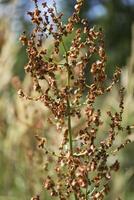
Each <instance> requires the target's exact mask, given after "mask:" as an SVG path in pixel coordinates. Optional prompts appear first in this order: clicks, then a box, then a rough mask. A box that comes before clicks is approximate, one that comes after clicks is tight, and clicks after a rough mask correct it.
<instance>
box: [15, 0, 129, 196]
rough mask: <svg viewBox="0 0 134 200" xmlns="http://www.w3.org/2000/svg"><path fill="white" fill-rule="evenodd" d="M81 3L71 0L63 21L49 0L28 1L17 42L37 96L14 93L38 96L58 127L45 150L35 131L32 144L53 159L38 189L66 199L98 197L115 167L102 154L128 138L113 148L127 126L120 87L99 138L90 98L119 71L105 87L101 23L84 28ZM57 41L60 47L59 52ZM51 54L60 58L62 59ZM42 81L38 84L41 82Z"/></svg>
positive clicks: (93, 99) (96, 111) (98, 115)
mask: <svg viewBox="0 0 134 200" xmlns="http://www.w3.org/2000/svg"><path fill="white" fill-rule="evenodd" d="M83 3H84V1H83V0H77V2H76V5H75V7H74V13H73V14H72V16H71V17H70V18H69V19H68V21H67V24H63V22H62V16H63V14H62V13H58V11H57V8H56V3H55V2H54V4H53V7H52V8H50V7H49V6H48V5H47V2H43V3H42V9H39V7H38V0H36V1H34V4H35V10H34V11H29V12H28V15H29V16H30V18H31V21H32V23H33V24H34V27H35V28H34V29H33V31H32V33H31V35H30V36H29V37H27V36H26V34H25V33H24V34H23V35H22V36H21V37H20V41H21V42H22V44H24V45H26V46H27V53H28V58H29V61H28V63H27V65H26V66H25V71H26V73H28V74H30V76H31V78H32V81H33V89H34V90H35V91H36V92H37V93H38V96H36V97H31V96H29V95H26V94H25V93H24V92H23V91H22V90H21V89H20V90H19V92H18V93H19V95H20V96H21V97H23V98H24V97H25V98H26V99H29V100H36V101H40V102H42V103H43V104H44V105H45V106H46V107H47V108H49V110H50V111H51V117H50V118H49V119H48V120H49V122H51V124H55V125H56V129H57V130H58V132H61V133H62V134H63V141H62V142H61V146H60V147H59V152H57V154H55V153H53V152H50V151H48V150H46V146H45V143H46V140H45V138H42V137H40V136H39V135H36V139H37V142H38V147H40V148H42V149H45V152H46V156H48V160H50V159H51V160H52V157H54V158H53V160H54V163H55V169H54V173H53V174H54V177H51V176H50V175H48V176H47V177H46V178H44V182H43V189H46V190H48V191H49V192H50V195H51V196H52V197H58V198H59V199H61V200H68V199H69V198H70V197H71V196H72V194H74V196H75V199H76V200H86V199H89V198H91V199H94V200H101V199H104V197H105V196H106V195H107V194H108V193H109V190H110V186H109V183H110V181H111V180H112V171H115V172H116V171H118V170H119V167H120V164H119V161H118V160H116V159H115V161H113V163H112V164H110V163H109V162H108V159H109V158H110V156H111V155H114V154H116V153H117V152H118V151H119V150H120V149H122V148H124V147H125V146H126V144H128V143H129V142H130V140H126V141H125V142H124V143H122V144H119V145H118V146H117V147H116V148H115V144H114V143H115V139H116V137H117V135H118V134H119V132H120V131H126V130H127V132H129V133H130V128H129V126H127V128H124V127H122V123H121V122H122V115H123V111H124V88H121V89H120V92H119V93H120V102H119V111H117V112H115V113H114V112H112V111H108V112H107V116H108V118H109V130H106V131H107V135H106V136H105V137H103V139H102V138H101V139H99V138H100V137H98V135H99V132H101V129H102V126H103V124H104V121H105V120H102V118H101V115H102V110H101V107H100V108H97V106H96V101H97V99H98V98H99V97H101V96H102V97H103V98H104V95H105V94H107V93H108V92H111V90H112V87H113V86H114V85H115V84H116V83H117V82H118V81H119V75H120V73H121V71H120V69H119V68H117V69H116V71H115V73H114V75H113V79H112V82H111V85H110V86H108V87H107V86H106V85H107V82H106V81H107V75H106V72H105V66H106V60H107V57H106V53H105V46H104V39H103V32H102V29H96V28H94V27H93V28H90V27H89V23H88V21H87V19H81V18H80V16H79V13H80V10H81V7H82V4H83ZM78 23H79V24H81V26H80V28H78V27H77V26H76V24H78ZM71 33H75V34H74V38H73V39H72V41H71V44H70V47H69V48H68V47H67V46H66V43H65V41H64V40H65V38H67V37H68V36H69V35H70V34H71ZM49 36H51V38H52V41H53V50H52V52H51V54H49V52H48V49H47V48H45V47H44V45H43V43H44V41H46V40H47V38H48V37H49ZM61 46H62V47H63V49H64V53H63V52H62V53H61V48H60V47H61ZM62 54H64V55H62ZM94 55H95V56H96V57H97V59H96V61H94V62H93V63H92V64H91V67H90V66H89V60H90V58H92V57H93V56H94ZM57 60H62V63H61V62H60V61H57ZM87 69H88V70H89V73H90V74H91V76H92V83H91V84H90V85H89V84H88V83H87V78H86V74H85V72H86V71H87ZM59 75H60V76H59ZM60 79H61V80H60ZM42 81H44V84H41V83H42ZM44 85H45V86H44ZM74 119H75V120H76V119H77V120H79V122H80V120H83V125H82V126H81V127H78V128H76V131H75V130H74V128H72V121H74ZM79 122H78V123H79ZM74 133H75V134H74ZM47 164H49V162H48V163H47ZM44 176H45V174H44ZM32 199H39V197H35V198H32Z"/></svg>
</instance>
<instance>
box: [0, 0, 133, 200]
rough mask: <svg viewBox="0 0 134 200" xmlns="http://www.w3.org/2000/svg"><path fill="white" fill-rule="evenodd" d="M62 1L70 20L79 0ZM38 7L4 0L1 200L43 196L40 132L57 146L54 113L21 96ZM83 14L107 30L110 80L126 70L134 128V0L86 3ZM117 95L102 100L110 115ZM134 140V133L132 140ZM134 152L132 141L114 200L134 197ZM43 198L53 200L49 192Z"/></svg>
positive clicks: (0, 6) (0, 26)
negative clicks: (27, 41)
mask: <svg viewBox="0 0 134 200" xmlns="http://www.w3.org/2000/svg"><path fill="white" fill-rule="evenodd" d="M39 2H41V1H39ZM50 2H51V0H49V1H48V3H50ZM56 2H57V4H58V7H59V10H62V11H63V12H64V13H65V16H64V21H66V19H67V17H69V16H70V14H71V13H72V11H73V6H74V4H75V1H73V0H68V1H63V0H57V1H56ZM32 6H33V5H32V1H30V0H0V200H2V199H3V200H4V199H7V200H8V199H13V200H17V199H18V198H19V199H20V200H24V199H25V200H28V199H30V197H31V196H32V195H34V194H36V193H38V192H40V190H41V189H40V188H41V183H42V177H43V173H45V172H44V171H43V163H45V162H46V161H45V158H44V157H43V156H42V155H43V153H42V152H40V151H38V150H37V148H36V141H35V139H34V135H35V134H38V133H40V134H42V135H45V136H46V135H47V137H48V139H50V140H51V141H52V142H51V144H52V146H54V145H55V146H56V141H55V140H54V135H53V134H52V135H51V134H50V133H52V132H53V130H52V128H50V126H49V124H48V123H46V118H47V116H48V115H49V111H48V110H46V108H44V106H43V105H41V104H40V103H37V102H36V103H34V102H29V101H24V100H23V101H22V99H19V97H18V95H17V89H18V88H19V87H20V85H22V86H23V88H24V89H25V90H30V87H31V83H30V80H29V77H25V73H24V70H23V67H24V65H25V64H26V62H27V55H26V51H25V47H22V46H21V44H20V43H19V39H18V38H19V36H20V34H21V33H22V32H23V31H25V30H26V31H27V32H29V31H30V29H31V27H32V25H31V23H30V21H29V18H28V17H27V15H26V12H27V11H28V10H30V9H32ZM81 15H82V16H84V17H87V18H88V19H89V24H90V26H91V27H92V26H98V27H102V28H103V30H104V33H105V44H106V52H107V56H108V61H107V73H108V77H109V79H110V78H111V77H112V72H113V71H114V69H115V67H116V66H120V67H121V68H122V76H121V84H122V85H124V86H125V87H126V95H125V113H124V119H123V123H124V125H126V124H130V125H134V106H133V103H134V96H133V95H134V81H133V79H134V0H85V5H84V7H83V10H82V12H81ZM48 42H50V41H48ZM50 43H51V42H50ZM47 45H49V44H47ZM117 96H118V90H117V88H114V90H113V92H112V94H111V95H109V96H107V97H106V98H105V101H103V102H101V107H102V110H103V111H104V112H105V111H106V110H107V108H109V107H110V108H111V109H116V108H117V105H118V98H117ZM47 133H49V134H47ZM133 137H134V136H133V134H132V136H131V139H132V140H134V138H133ZM133 152H134V146H133V143H132V144H130V145H129V146H128V147H127V148H126V149H125V150H124V151H122V152H121V153H120V155H119V160H120V162H121V166H122V167H121V170H120V172H119V173H118V175H117V174H115V177H114V180H113V183H112V184H113V186H112V191H111V194H110V196H109V197H108V199H111V200H116V199H117V197H118V196H120V197H121V198H122V199H123V200H132V199H134V154H133ZM42 196H43V197H44V198H42V199H48V200H49V197H48V196H47V193H45V192H44V193H42ZM50 199H51V198H50Z"/></svg>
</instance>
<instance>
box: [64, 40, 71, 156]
mask: <svg viewBox="0 0 134 200" xmlns="http://www.w3.org/2000/svg"><path fill="white" fill-rule="evenodd" d="M62 44H63V48H64V50H65V53H66V62H67V73H68V78H67V87H68V90H69V89H70V70H69V67H68V66H69V62H68V56H67V49H66V47H65V44H64V41H63V40H62ZM70 110H71V106H70V95H69V91H68V95H67V113H68V137H69V146H70V154H71V155H73V140H72V126H71V114H70Z"/></svg>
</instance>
